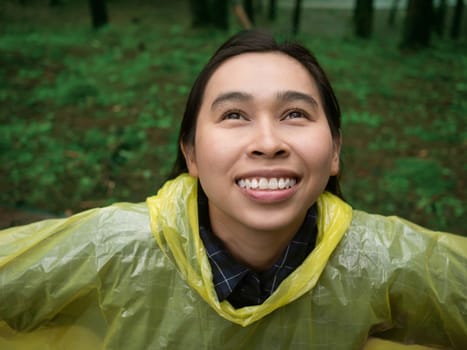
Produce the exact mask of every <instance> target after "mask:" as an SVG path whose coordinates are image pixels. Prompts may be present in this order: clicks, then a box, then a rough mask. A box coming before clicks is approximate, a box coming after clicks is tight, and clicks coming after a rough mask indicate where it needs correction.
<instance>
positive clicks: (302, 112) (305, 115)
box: [282, 109, 309, 120]
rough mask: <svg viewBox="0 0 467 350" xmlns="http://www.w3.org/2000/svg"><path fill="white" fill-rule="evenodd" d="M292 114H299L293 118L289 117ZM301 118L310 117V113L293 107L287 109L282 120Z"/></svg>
mask: <svg viewBox="0 0 467 350" xmlns="http://www.w3.org/2000/svg"><path fill="white" fill-rule="evenodd" d="M292 114H295V115H296V114H299V116H296V117H293V118H288V117H289V116H290V115H292ZM299 118H305V119H309V116H308V113H306V112H305V111H303V110H301V109H292V110H289V111H287V112H286V113H285V115H284V117H283V118H282V120H284V119H299Z"/></svg>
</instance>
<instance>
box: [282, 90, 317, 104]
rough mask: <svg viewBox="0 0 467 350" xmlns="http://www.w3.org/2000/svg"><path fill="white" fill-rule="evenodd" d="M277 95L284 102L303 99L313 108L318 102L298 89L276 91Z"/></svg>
mask: <svg viewBox="0 0 467 350" xmlns="http://www.w3.org/2000/svg"><path fill="white" fill-rule="evenodd" d="M277 97H278V98H279V99H280V100H282V101H285V102H293V101H303V102H305V103H308V104H309V105H311V106H312V107H313V108H318V102H317V101H316V100H315V99H314V98H313V97H312V96H310V95H308V94H305V93H303V92H299V91H293V90H287V91H280V92H278V93H277Z"/></svg>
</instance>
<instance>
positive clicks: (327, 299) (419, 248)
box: [0, 175, 467, 350]
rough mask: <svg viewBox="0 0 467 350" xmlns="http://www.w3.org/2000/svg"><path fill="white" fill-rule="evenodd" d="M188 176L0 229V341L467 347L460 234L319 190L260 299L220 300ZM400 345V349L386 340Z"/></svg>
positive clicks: (68, 345) (464, 248) (3, 345)
mask: <svg viewBox="0 0 467 350" xmlns="http://www.w3.org/2000/svg"><path fill="white" fill-rule="evenodd" d="M196 190H197V186H196V180H195V179H193V178H191V177H189V176H188V175H182V176H180V177H179V178H177V179H176V180H174V181H171V182H168V183H167V184H166V185H165V186H164V187H163V188H162V189H161V190H160V191H159V193H158V194H157V196H154V197H151V198H149V199H148V200H147V203H142V204H117V205H113V206H110V207H107V208H103V209H94V210H90V211H87V212H83V213H80V214H77V215H75V216H72V217H70V218H68V219H57V220H47V221H43V222H38V223H34V224H31V225H26V226H22V227H16V228H11V229H7V230H4V231H1V232H0V349H2V350H8V349H21V350H27V349H41V350H42V349H184V350H185V349H216V350H217V349H255V350H258V349H267V350H270V349H326V350H329V349H333V350H336V349H361V348H363V347H364V345H365V343H366V341H367V339H368V336H369V335H371V336H377V337H382V338H386V339H391V340H393V341H400V342H407V343H413V342H418V343H422V344H428V345H429V344H431V345H435V344H437V345H440V346H444V347H447V348H456V349H467V289H466V288H467V287H466V262H467V261H466V256H467V240H466V239H465V238H463V237H460V236H454V235H449V234H441V233H437V232H431V231H428V230H425V229H423V228H420V227H418V226H415V225H413V224H411V223H408V222H406V221H403V220H401V219H399V218H396V217H390V218H387V217H382V216H375V215H369V214H366V213H363V212H360V211H356V210H352V209H351V208H350V207H349V206H348V205H347V204H345V203H344V202H342V201H341V200H339V199H338V198H336V197H335V196H333V195H331V194H328V193H325V194H323V195H322V196H321V197H320V198H319V200H318V208H319V209H318V211H319V219H318V231H319V236H318V241H317V245H316V248H315V249H314V250H313V252H312V253H311V254H310V255H309V257H308V258H307V259H306V260H305V261H304V263H303V264H302V265H301V266H300V267H299V268H298V269H297V270H296V271H294V272H293V273H292V274H291V275H290V276H289V277H288V278H287V279H286V280H284V281H283V282H282V283H281V285H280V286H279V288H278V289H277V291H276V292H275V293H274V294H273V295H272V296H271V297H270V298H269V299H267V300H266V302H265V303H264V304H262V305H258V306H250V307H245V308H241V309H234V308H233V307H232V306H231V305H230V304H229V303H228V302H227V301H224V302H219V301H218V300H217V297H216V294H215V291H214V288H213V285H212V278H211V271H210V265H209V262H208V259H207V257H206V254H205V250H204V248H203V245H202V242H201V240H200V238H199V235H198V223H197V201H196ZM393 348H394V347H393Z"/></svg>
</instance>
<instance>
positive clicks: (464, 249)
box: [355, 214, 467, 349]
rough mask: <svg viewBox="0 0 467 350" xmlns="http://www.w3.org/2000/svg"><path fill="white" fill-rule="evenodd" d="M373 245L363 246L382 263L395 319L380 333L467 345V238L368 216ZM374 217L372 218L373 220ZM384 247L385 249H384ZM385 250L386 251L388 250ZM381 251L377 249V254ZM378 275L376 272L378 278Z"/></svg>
mask: <svg viewBox="0 0 467 350" xmlns="http://www.w3.org/2000/svg"><path fill="white" fill-rule="evenodd" d="M362 215H365V217H366V216H367V214H355V220H356V221H359V220H360V221H362V222H363V221H364V222H366V232H367V234H368V235H372V236H376V237H377V238H376V239H373V241H376V242H377V243H376V245H373V246H372V247H371V246H370V245H367V244H366V243H365V241H367V239H369V236H366V235H363V236H362V237H360V239H362V240H363V242H364V243H362V247H363V248H362V249H365V250H366V251H367V255H368V256H369V257H372V256H373V257H376V255H379V257H378V258H376V259H375V261H374V263H375V264H376V265H379V266H381V268H379V270H380V272H379V275H380V277H378V278H377V279H375V281H376V280H380V281H382V282H381V285H382V286H385V288H384V290H385V294H386V307H385V309H386V310H387V311H386V312H387V313H388V315H389V319H390V322H389V323H387V324H382V325H380V327H382V328H383V329H384V328H387V329H386V330H383V331H382V332H375V333H376V334H374V335H375V336H377V337H381V338H384V339H389V340H393V341H398V342H402V343H406V344H423V345H427V346H435V347H437V346H442V347H444V348H449V349H451V348H453V349H467V283H466V282H467V239H466V238H465V237H462V236H459V235H453V234H448V233H443V232H435V231H431V230H427V229H425V228H423V227H420V226H418V225H416V224H413V223H411V222H408V221H406V220H404V219H401V218H397V217H389V218H385V219H381V220H380V219H376V220H375V219H363V220H361V216H362ZM374 217H375V216H373V218H374ZM378 246H379V247H386V248H387V249H385V251H386V253H384V254H383V253H381V252H382V250H381V249H380V248H378ZM383 251H384V250H383ZM376 252H378V253H376ZM375 277H376V276H375Z"/></svg>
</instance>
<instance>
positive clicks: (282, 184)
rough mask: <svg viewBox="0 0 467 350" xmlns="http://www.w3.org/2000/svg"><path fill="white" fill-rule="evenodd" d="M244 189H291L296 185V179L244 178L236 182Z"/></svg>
mask: <svg viewBox="0 0 467 350" xmlns="http://www.w3.org/2000/svg"><path fill="white" fill-rule="evenodd" d="M236 182H237V185H238V186H239V187H241V188H244V189H252V190H262V191H274V190H284V189H288V188H291V187H293V186H295V185H296V184H297V182H298V181H297V178H296V177H245V178H240V179H238V180H237V181H236Z"/></svg>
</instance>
